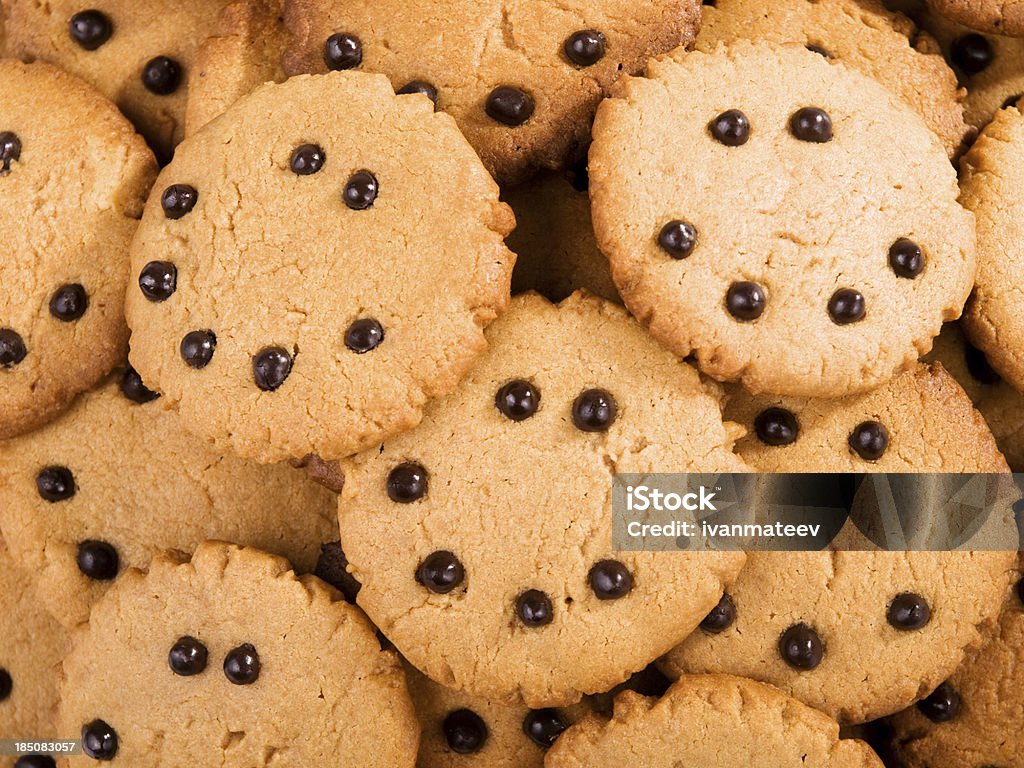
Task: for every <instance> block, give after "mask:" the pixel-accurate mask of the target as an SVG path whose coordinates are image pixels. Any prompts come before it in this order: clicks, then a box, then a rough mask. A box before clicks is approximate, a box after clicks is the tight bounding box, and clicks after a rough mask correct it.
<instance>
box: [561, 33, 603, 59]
mask: <svg viewBox="0 0 1024 768" xmlns="http://www.w3.org/2000/svg"><path fill="white" fill-rule="evenodd" d="M604 47H605V37H604V35H603V34H602V33H600V32H598V31H597V30H596V29H583V30H580V31H579V32H574V33H573V34H571V35H569V37H568V38H566V41H565V44H564V45H563V46H562V50H563V51H565V55H566V57H567V58H568V59H569V61H571V62H572V63H573V64H576V65H577V66H580V67H589V66H592V65H594V64H597V62H599V61H600V60H601V59H602V58H604Z"/></svg>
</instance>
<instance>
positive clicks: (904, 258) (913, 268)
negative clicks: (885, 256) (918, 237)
mask: <svg viewBox="0 0 1024 768" xmlns="http://www.w3.org/2000/svg"><path fill="white" fill-rule="evenodd" d="M889 266H890V267H892V271H893V272H895V273H896V276H897V277H905V278H907V279H908V280H913V279H914V278H915V277H917V276H918V275H920V274H921V273H922V272H923V271H924V253H922V251H921V246H919V245H918V244H917V243H915V242H914V241H913V240H908V239H907V238H905V237H901V238H900V239H899V240H897V241H896V242H895V243H893V244H892V247H891V248H889Z"/></svg>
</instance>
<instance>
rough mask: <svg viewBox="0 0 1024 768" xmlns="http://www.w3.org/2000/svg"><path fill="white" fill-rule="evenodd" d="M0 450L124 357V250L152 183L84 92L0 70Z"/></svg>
mask: <svg viewBox="0 0 1024 768" xmlns="http://www.w3.org/2000/svg"><path fill="white" fill-rule="evenodd" d="M0 88H2V89H3V92H4V94H5V96H4V103H3V114H2V117H0V189H2V190H3V196H4V204H3V206H0V228H2V229H3V231H4V232H5V233H6V234H5V237H4V249H5V250H4V253H5V256H4V258H3V260H2V262H0V439H6V438H9V437H12V436H14V435H17V434H21V433H23V432H26V431H28V430H31V429H33V428H35V427H38V426H39V425H41V424H44V423H45V422H47V421H48V420H50V419H52V418H53V417H54V416H56V415H57V414H58V413H59V412H60V411H61V410H62V409H64V408H66V407H67V405H68V404H69V403H70V402H71V400H72V399H73V398H74V396H75V395H76V394H78V393H79V392H81V391H83V390H85V389H88V388H89V387H91V386H92V385H93V384H95V383H96V382H97V381H99V380H100V379H102V378H103V377H104V376H105V375H107V374H108V373H109V372H110V369H111V368H113V367H114V365H116V363H117V362H118V360H119V359H121V357H123V355H124V353H125V344H126V341H127V337H128V332H127V328H126V327H125V322H124V285H125V282H126V281H127V279H128V244H129V241H130V240H131V237H132V234H133V233H134V232H135V229H136V227H137V226H138V218H139V216H140V215H141V212H142V205H143V201H144V200H145V196H146V194H147V193H148V191H149V187H150V185H151V184H152V182H153V178H154V177H155V175H156V163H155V162H154V160H153V156H152V155H151V154H150V152H149V150H148V149H147V148H146V145H145V142H143V140H142V138H141V137H140V136H138V135H137V134H136V133H135V131H134V130H133V129H132V127H131V125H130V124H129V122H128V121H127V120H125V119H124V118H123V117H122V116H121V115H120V114H119V113H118V111H117V108H116V107H115V106H114V105H113V104H111V103H110V102H108V101H107V100H106V99H104V98H103V97H102V96H101V95H100V94H99V93H98V92H97V91H95V90H94V89H93V88H91V87H89V86H88V85H87V84H86V83H84V82H82V81H80V80H78V79H77V78H75V77H72V76H71V75H68V74H65V73H64V72H61V71H59V70H57V69H56V68H54V67H51V66H49V65H47V64H22V63H20V62H17V61H14V60H5V61H2V62H0Z"/></svg>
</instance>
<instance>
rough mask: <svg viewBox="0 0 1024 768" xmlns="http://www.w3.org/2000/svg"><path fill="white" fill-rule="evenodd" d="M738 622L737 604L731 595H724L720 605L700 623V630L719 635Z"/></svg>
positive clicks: (719, 602)
mask: <svg viewBox="0 0 1024 768" xmlns="http://www.w3.org/2000/svg"><path fill="white" fill-rule="evenodd" d="M735 621H736V604H735V603H734V602H733V601H732V598H731V597H729V595H722V599H721V600H719V601H718V605H716V606H715V607H714V608H712V609H711V611H710V613H708V615H707V616H705V617H704V620H703V621H702V622H701V623H700V628H701V629H703V630H704V631H705V632H707V633H709V634H712V635H717V634H719V633H720V632H724V631H725V630H727V629H728V628H729V627H731V626H732V625H733V623H734V622H735Z"/></svg>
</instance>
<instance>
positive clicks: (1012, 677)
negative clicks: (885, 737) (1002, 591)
mask: <svg viewBox="0 0 1024 768" xmlns="http://www.w3.org/2000/svg"><path fill="white" fill-rule="evenodd" d="M1022 600H1024V581H1018V582H1017V584H1016V586H1015V587H1014V589H1013V590H1012V594H1011V595H1010V596H1009V597H1008V599H1007V601H1006V606H1005V608H1004V609H1003V615H1002V618H1001V619H1000V621H999V627H998V628H997V630H996V632H995V633H994V636H993V637H992V638H990V639H989V640H988V641H987V642H986V643H985V645H984V646H983V647H982V648H981V649H980V650H979V651H978V652H977V653H976V654H975V655H974V657H973V658H972V659H971V660H969V661H968V662H966V663H965V664H964V665H963V666H961V667H960V668H959V669H958V670H956V672H954V673H953V675H952V676H951V677H950V679H949V680H946V681H944V682H943V683H942V684H941V685H939V686H938V687H937V688H936V689H935V690H934V691H931V692H930V693H929V694H928V696H927V697H926V698H924V699H923V700H922V701H920V702H919V703H918V704H917V706H915V707H911V708H910V709H908V710H906V711H905V712H902V713H900V714H899V715H896V716H895V717H894V718H893V719H892V721H891V722H890V725H891V727H892V729H893V732H894V746H893V752H894V755H895V757H896V759H898V760H899V765H901V766H905V768H926V766H931V765H942V766H944V767H945V768H977V766H989V765H991V766H995V765H1000V766H1006V768H1020V766H1021V765H1024V761H1022V755H1024V738H1022V736H1021V729H1020V718H1021V711H1022V710H1024V693H1022V691H1024V685H1022V683H1024V604H1022V602H1021V601H1022Z"/></svg>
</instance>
